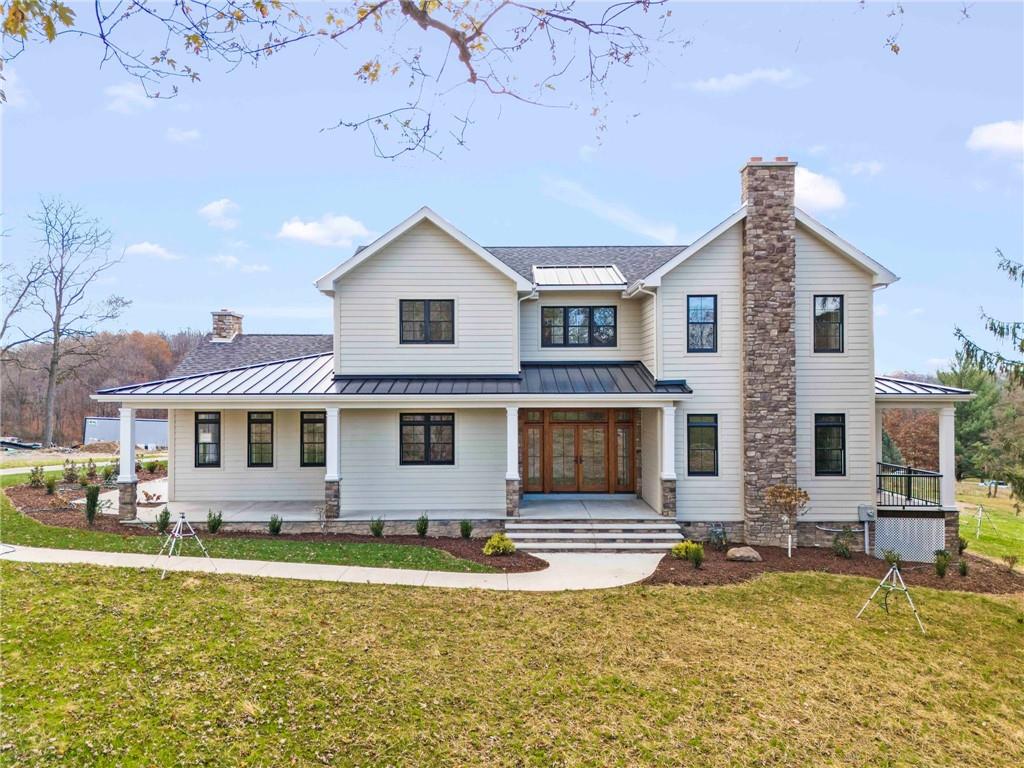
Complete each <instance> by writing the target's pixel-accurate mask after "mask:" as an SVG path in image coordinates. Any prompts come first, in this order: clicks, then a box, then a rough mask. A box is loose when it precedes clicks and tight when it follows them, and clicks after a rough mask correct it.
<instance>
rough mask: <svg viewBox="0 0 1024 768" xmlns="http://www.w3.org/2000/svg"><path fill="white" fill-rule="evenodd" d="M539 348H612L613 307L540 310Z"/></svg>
mask: <svg viewBox="0 0 1024 768" xmlns="http://www.w3.org/2000/svg"><path fill="white" fill-rule="evenodd" d="M540 325H541V336H540V344H541V346H542V347H614V346H615V344H616V338H617V333H618V329H617V325H618V310H617V309H616V307H542V308H541V324H540Z"/></svg>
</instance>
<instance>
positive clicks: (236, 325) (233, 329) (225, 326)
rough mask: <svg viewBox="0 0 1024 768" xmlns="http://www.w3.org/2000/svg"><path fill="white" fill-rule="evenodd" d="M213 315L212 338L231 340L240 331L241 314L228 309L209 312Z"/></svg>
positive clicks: (215, 339)
mask: <svg viewBox="0 0 1024 768" xmlns="http://www.w3.org/2000/svg"><path fill="white" fill-rule="evenodd" d="M210 314H212V315H213V340H214V341H231V340H232V339H233V338H235V336H237V335H238V334H240V333H241V332H242V316H241V315H240V314H238V313H237V312H232V311H231V310H230V309H222V310H219V311H217V312H211V313H210Z"/></svg>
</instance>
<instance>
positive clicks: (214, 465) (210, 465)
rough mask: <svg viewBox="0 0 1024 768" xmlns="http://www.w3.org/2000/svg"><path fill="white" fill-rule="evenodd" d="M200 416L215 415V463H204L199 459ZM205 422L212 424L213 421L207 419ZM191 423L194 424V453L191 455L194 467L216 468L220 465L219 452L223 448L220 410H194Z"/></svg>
mask: <svg viewBox="0 0 1024 768" xmlns="http://www.w3.org/2000/svg"><path fill="white" fill-rule="evenodd" d="M200 416H216V417H217V419H216V422H215V423H216V424H217V442H216V446H217V461H216V463H211V462H205V463H204V462H200V461H199V424H200V421H199V417H200ZM206 423H210V424H212V423H214V422H213V421H209V422H206ZM193 424H194V425H195V433H194V445H195V450H194V452H193V453H194V455H193V459H194V461H193V466H194V467H195V468H196V469H216V468H218V467H220V464H221V453H222V450H223V447H224V419H223V417H222V416H221V412H220V411H196V412H195V413H194V414H193ZM204 445H213V443H204Z"/></svg>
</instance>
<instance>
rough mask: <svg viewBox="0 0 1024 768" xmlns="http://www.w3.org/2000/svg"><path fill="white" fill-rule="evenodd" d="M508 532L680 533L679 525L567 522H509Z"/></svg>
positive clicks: (506, 524) (507, 525) (507, 524)
mask: <svg viewBox="0 0 1024 768" xmlns="http://www.w3.org/2000/svg"><path fill="white" fill-rule="evenodd" d="M505 530H507V531H565V530H574V531H575V530H580V531H582V530H587V531H622V530H630V531H678V530H679V525H678V524H677V523H672V522H666V523H630V522H608V521H601V522H587V521H580V520H574V521H565V522H547V521H545V522H543V523H532V522H530V523H528V522H518V521H511V520H509V521H507V522H506V523H505Z"/></svg>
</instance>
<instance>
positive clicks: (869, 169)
mask: <svg viewBox="0 0 1024 768" xmlns="http://www.w3.org/2000/svg"><path fill="white" fill-rule="evenodd" d="M884 170H885V164H884V163H882V162H881V161H879V160H858V161H857V162H855V163H847V164H846V171H847V173H849V174H850V175H852V176H877V175H878V174H880V173H881V172H882V171H884Z"/></svg>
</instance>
